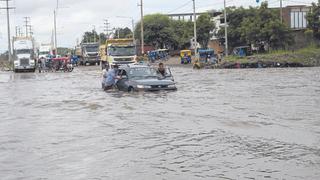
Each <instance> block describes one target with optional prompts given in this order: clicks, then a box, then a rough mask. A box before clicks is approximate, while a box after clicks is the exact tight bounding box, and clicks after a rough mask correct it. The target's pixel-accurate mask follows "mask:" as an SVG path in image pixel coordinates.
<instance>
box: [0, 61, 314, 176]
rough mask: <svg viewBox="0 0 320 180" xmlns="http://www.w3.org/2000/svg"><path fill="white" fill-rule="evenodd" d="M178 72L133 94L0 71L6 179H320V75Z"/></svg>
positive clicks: (80, 73)
mask: <svg viewBox="0 0 320 180" xmlns="http://www.w3.org/2000/svg"><path fill="white" fill-rule="evenodd" d="M172 71H173V74H174V75H175V79H176V82H177V87H178V91H176V92H158V93H132V94H128V93H122V92H109V93H105V92H104V91H102V90H101V89H100V86H101V85H100V79H101V78H100V73H101V72H100V71H99V69H98V67H86V68H83V67H81V68H78V69H76V70H75V71H74V72H72V73H42V74H39V73H25V74H23V73H21V74H14V73H10V72H0V177H1V178H0V179H5V180H7V179H8V180H11V179H14V180H15V179H30V180H31V179H32V180H34V179H66V180H72V179H139V180H141V179H146V180H149V179H178V180H179V179H181V180H182V179H183V180H184V179H259V180H260V179H290V180H292V179H293V180H295V179H297V180H298V179H305V180H307V179H310V180H314V179H320V68H298V69H294V68H292V69H291V68H290V69H245V70H202V71H193V70H188V69H186V68H182V67H175V68H173V69H172Z"/></svg>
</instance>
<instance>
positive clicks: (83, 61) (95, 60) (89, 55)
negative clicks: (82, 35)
mask: <svg viewBox="0 0 320 180" xmlns="http://www.w3.org/2000/svg"><path fill="white" fill-rule="evenodd" d="M80 46H81V55H80V65H87V64H89V65H95V64H98V65H100V56H99V43H81V45H80ZM76 51H77V49H76ZM78 51H79V50H78Z"/></svg>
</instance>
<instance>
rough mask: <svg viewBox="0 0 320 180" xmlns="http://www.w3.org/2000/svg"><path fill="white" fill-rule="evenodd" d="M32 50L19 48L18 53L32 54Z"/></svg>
mask: <svg viewBox="0 0 320 180" xmlns="http://www.w3.org/2000/svg"><path fill="white" fill-rule="evenodd" d="M30 53H31V50H30V49H17V50H16V54H30Z"/></svg>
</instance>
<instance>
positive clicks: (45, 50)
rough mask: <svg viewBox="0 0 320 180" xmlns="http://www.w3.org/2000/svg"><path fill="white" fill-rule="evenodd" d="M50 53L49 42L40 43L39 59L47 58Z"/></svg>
mask: <svg viewBox="0 0 320 180" xmlns="http://www.w3.org/2000/svg"><path fill="white" fill-rule="evenodd" d="M51 54H52V46H51V45H50V44H42V45H41V46H40V48H39V57H38V58H39V59H41V58H44V59H47V58H48V57H49V56H50V55H51Z"/></svg>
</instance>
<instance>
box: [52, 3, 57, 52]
mask: <svg viewBox="0 0 320 180" xmlns="http://www.w3.org/2000/svg"><path fill="white" fill-rule="evenodd" d="M53 15H54V17H53V18H54V20H53V21H54V22H53V23H54V49H55V53H57V12H56V9H55V10H54V11H53Z"/></svg>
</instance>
